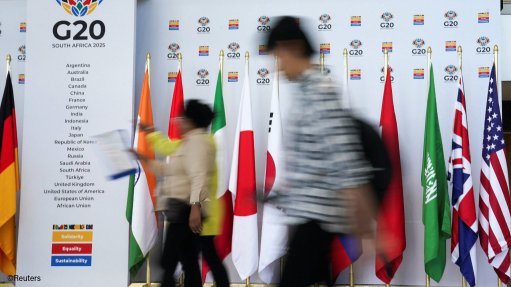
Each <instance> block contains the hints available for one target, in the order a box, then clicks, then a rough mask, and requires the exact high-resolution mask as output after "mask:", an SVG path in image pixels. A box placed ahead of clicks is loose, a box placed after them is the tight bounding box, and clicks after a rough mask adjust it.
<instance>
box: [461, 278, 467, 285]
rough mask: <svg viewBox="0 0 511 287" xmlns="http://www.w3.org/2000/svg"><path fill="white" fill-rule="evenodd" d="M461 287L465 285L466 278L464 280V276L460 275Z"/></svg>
mask: <svg viewBox="0 0 511 287" xmlns="http://www.w3.org/2000/svg"><path fill="white" fill-rule="evenodd" d="M461 287H467V280H465V277H463V275H461Z"/></svg>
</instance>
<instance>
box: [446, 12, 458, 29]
mask: <svg viewBox="0 0 511 287" xmlns="http://www.w3.org/2000/svg"><path fill="white" fill-rule="evenodd" d="M444 17H445V19H446V21H444V27H445V28H457V27H458V20H456V18H458V14H457V13H456V12H454V11H452V10H450V11H447V12H445V14H444Z"/></svg>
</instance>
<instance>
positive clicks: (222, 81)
mask: <svg viewBox="0 0 511 287" xmlns="http://www.w3.org/2000/svg"><path fill="white" fill-rule="evenodd" d="M224 55H225V54H224V50H220V81H221V82H220V83H221V85H220V86H221V87H222V93H223V90H224Z"/></svg>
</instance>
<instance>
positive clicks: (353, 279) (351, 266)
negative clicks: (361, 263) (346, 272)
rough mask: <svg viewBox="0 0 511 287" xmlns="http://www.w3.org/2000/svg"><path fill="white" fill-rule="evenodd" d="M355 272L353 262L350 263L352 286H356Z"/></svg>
mask: <svg viewBox="0 0 511 287" xmlns="http://www.w3.org/2000/svg"><path fill="white" fill-rule="evenodd" d="M354 277H355V276H354V273H353V264H350V287H354V286H355V278H354Z"/></svg>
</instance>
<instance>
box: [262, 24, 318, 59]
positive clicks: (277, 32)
mask: <svg viewBox="0 0 511 287" xmlns="http://www.w3.org/2000/svg"><path fill="white" fill-rule="evenodd" d="M279 42H289V43H292V42H295V43H299V44H301V45H303V56H304V57H307V58H310V57H311V56H312V55H314V49H313V48H312V44H311V41H310V40H309V37H307V35H306V34H305V31H303V30H302V28H301V27H300V19H298V18H296V17H291V16H284V17H280V18H279V19H278V21H277V24H276V25H275V26H274V27H272V28H271V30H270V35H269V36H268V40H267V46H268V50H270V51H272V50H274V49H275V47H276V46H277V44H278V43H279Z"/></svg>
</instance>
